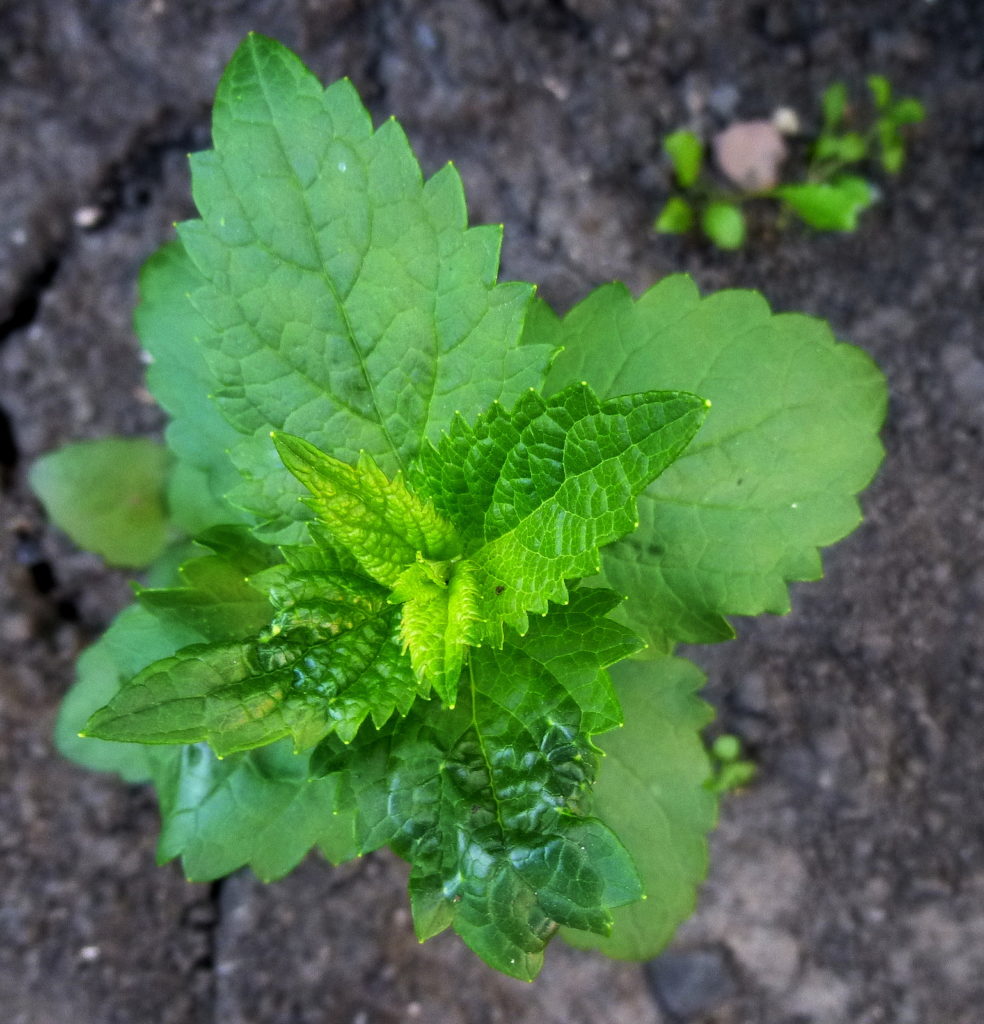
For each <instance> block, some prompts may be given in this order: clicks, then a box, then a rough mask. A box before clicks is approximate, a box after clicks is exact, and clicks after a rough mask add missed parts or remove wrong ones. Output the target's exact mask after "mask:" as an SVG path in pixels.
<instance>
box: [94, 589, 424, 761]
mask: <svg viewBox="0 0 984 1024" xmlns="http://www.w3.org/2000/svg"><path fill="white" fill-rule="evenodd" d="M265 582H266V583H267V585H268V586H269V596H270V600H271V602H272V604H273V606H274V608H275V609H276V614H275V615H274V617H273V619H272V621H271V623H270V627H269V629H267V630H264V631H263V632H262V633H260V635H259V636H258V637H257V638H256V639H255V640H248V641H243V642H238V643H224V644H192V645H191V646H189V647H185V648H182V649H181V650H180V651H178V652H177V653H176V654H175V655H173V656H172V657H169V658H164V659H163V660H161V661H157V662H154V663H153V664H152V665H149V666H148V667H147V668H145V669H144V670H143V671H141V672H139V673H137V675H136V676H135V677H134V678H133V679H132V680H130V681H129V682H128V683H127V684H126V685H125V686H124V687H123V689H122V690H120V692H119V693H118V694H117V695H116V696H115V697H114V698H113V699H112V700H111V701H110V702H109V703H108V704H107V705H106V707H105V708H102V709H101V710H100V711H98V712H96V714H94V715H93V716H92V718H91V719H90V721H89V723H88V725H87V726H86V731H87V733H88V734H90V735H92V736H97V737H99V738H102V739H109V740H123V741H138V742H142V743H196V742H199V741H201V740H205V741H207V742H208V743H209V744H210V745H211V747H212V748H213V750H215V752H216V753H217V754H218V755H219V756H220V757H222V756H225V755H227V754H231V753H234V752H236V751H239V750H247V749H250V748H252V747H258V746H263V745H265V744H267V743H272V742H274V741H275V740H278V739H280V738H281V737H284V736H288V735H289V736H292V737H293V739H294V744H295V747H296V749H298V750H300V749H303V748H305V747H309V746H312V745H313V744H315V743H317V742H318V741H319V740H320V739H322V738H323V737H324V736H325V735H327V734H328V733H330V732H336V733H337V734H338V735H339V737H340V738H341V739H342V740H344V741H348V740H351V739H352V737H353V736H354V735H355V733H356V732H357V731H358V729H359V726H360V725H361V724H362V722H363V721H364V720H365V718H366V717H367V716H371V717H372V719H373V721H374V722H375V723H376V725H377V727H378V726H380V725H382V724H383V723H384V722H385V721H386V720H387V719H388V718H389V717H390V716H391V715H392V714H393V713H394V712H395V711H399V712H400V714H406V713H407V711H408V710H409V708H410V706H411V704H412V703H413V701H414V699H415V698H416V696H417V692H418V689H417V686H416V684H415V681H414V678H413V674H412V672H411V670H410V665H409V663H408V661H407V659H405V658H404V657H403V655H402V653H401V651H400V647H399V642H398V640H397V636H396V634H397V620H398V613H397V611H396V609H394V608H393V607H392V606H391V605H390V604H389V603H388V602H387V593H386V591H385V590H384V589H383V588H382V587H379V586H377V585H376V584H375V583H372V582H370V581H369V580H366V579H364V578H361V577H358V576H352V575H344V574H334V575H333V574H329V573H318V572H309V573H301V572H294V571H282V572H281V571H278V570H271V571H270V572H269V573H267V574H266V580H265Z"/></svg>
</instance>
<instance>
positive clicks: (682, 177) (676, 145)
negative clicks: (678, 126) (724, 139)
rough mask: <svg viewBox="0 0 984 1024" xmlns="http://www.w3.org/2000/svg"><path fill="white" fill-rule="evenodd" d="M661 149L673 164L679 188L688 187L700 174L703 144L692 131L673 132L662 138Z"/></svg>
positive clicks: (702, 160)
mask: <svg viewBox="0 0 984 1024" xmlns="http://www.w3.org/2000/svg"><path fill="white" fill-rule="evenodd" d="M663 151H664V152H665V153H666V155H667V156H668V157H669V158H670V162H671V163H672V164H673V173H674V174H675V175H676V180H677V182H678V183H679V184H680V186H681V188H690V186H691V185H693V183H694V182H695V181H696V180H697V178H698V177H699V175H700V169H701V165H702V164H703V162H704V146H703V144H702V143H701V141H700V139H698V138H697V136H696V135H694V133H693V132H688V131H684V130H680V131H676V132H673V133H672V134H671V135H667V136H666V138H665V139H664V140H663Z"/></svg>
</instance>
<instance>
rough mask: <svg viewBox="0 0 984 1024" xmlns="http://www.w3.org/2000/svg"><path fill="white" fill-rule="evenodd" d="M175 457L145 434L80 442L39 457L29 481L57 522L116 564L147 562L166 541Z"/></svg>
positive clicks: (152, 559)
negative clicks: (166, 494) (166, 491)
mask: <svg viewBox="0 0 984 1024" xmlns="http://www.w3.org/2000/svg"><path fill="white" fill-rule="evenodd" d="M169 462H170V457H169V456H168V454H167V452H166V451H165V450H164V448H163V447H161V445H159V444H157V443H156V442H154V441H148V440H146V439H144V438H122V437H111V438H106V439H105V440H101V441H80V442H77V443H76V444H69V445H66V446H65V447H64V448H60V449H58V451H55V452H51V453H50V454H48V455H45V456H43V457H42V458H40V459H38V461H37V462H35V463H34V465H33V466H32V467H31V472H30V476H29V481H30V484H31V487H32V489H33V490H34V493H35V494H36V495H37V496H38V498H40V499H41V502H42V504H43V505H44V507H45V511H46V512H47V513H48V515H49V517H50V518H51V519H52V520H53V521H54V523H55V524H56V525H57V526H58V527H59V528H60V529H62V530H64V531H65V533H67V534H68V535H69V537H71V538H72V540H73V541H74V542H75V543H76V544H77V545H78V546H79V547H81V548H85V549H86V550H88V551H94V552H95V553H96V554H98V555H102V556H103V558H105V559H106V561H107V562H109V563H110V564H112V565H126V566H137V567H140V566H145V565H149V564H150V563H151V562H153V561H154V559H155V558H157V556H158V555H159V554H160V553H161V552H162V551H163V550H164V545H165V544H166V543H167V535H168V527H167V513H166V511H165V508H164V484H165V480H166V479H167V473H168V468H169Z"/></svg>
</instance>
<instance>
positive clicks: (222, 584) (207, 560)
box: [136, 555, 273, 642]
mask: <svg viewBox="0 0 984 1024" xmlns="http://www.w3.org/2000/svg"><path fill="white" fill-rule="evenodd" d="M180 574H181V577H182V579H181V583H182V585H181V586H177V587H162V588H145V587H137V588H136V593H137V599H138V600H139V601H140V603H141V604H142V605H143V606H144V607H145V608H147V609H148V610H149V611H151V612H153V613H154V615H156V616H157V617H158V618H161V619H165V620H167V621H171V622H176V623H180V624H181V625H183V626H186V627H188V628H189V629H193V630H194V631H195V632H196V633H197V634H198V635H199V637H200V638H201V639H204V640H209V641H212V642H219V641H222V640H231V639H243V638H244V637H247V636H250V635H251V634H253V633H255V632H256V631H257V630H259V629H260V628H262V627H263V626H264V625H266V623H268V622H269V621H270V617H271V615H272V614H273V609H272V608H271V607H270V602H269V601H268V600H267V599H266V596H265V595H264V594H263V593H261V592H260V591H259V590H257V589H256V588H255V587H253V586H250V584H249V582H248V580H247V579H246V578H245V576H244V574H243V571H242V569H241V568H239V567H238V566H236V565H235V564H233V563H231V562H229V561H227V560H226V559H224V558H222V557H221V556H219V555H208V556H206V557H203V558H195V559H192V561H190V562H186V563H184V565H182V566H181V568H180Z"/></svg>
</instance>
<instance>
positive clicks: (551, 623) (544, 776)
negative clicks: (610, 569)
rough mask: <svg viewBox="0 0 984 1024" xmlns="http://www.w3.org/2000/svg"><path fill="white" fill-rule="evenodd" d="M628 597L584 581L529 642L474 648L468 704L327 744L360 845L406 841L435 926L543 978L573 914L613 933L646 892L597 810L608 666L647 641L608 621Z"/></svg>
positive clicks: (405, 851) (424, 912) (580, 923)
mask: <svg viewBox="0 0 984 1024" xmlns="http://www.w3.org/2000/svg"><path fill="white" fill-rule="evenodd" d="M616 601H617V598H615V597H614V595H611V594H604V593H601V592H581V591H577V592H575V593H574V595H572V600H571V605H570V606H569V607H567V608H554V609H553V610H552V611H551V613H550V614H549V615H548V616H546V617H545V618H544V619H541V620H537V621H536V622H535V623H534V624H533V625H532V626H531V629H530V632H529V633H528V634H527V635H526V636H525V637H523V638H520V639H518V640H517V641H516V644H515V645H513V644H512V643H509V644H507V645H506V646H505V647H504V648H503V649H501V650H491V649H488V648H484V649H480V650H476V651H473V652H472V655H471V658H470V661H469V666H468V670H467V671H466V673H465V678H466V679H467V680H468V686H467V687H466V688H465V689H464V691H463V693H462V695H461V701H460V703H459V705H458V707H457V708H456V709H455V710H453V711H451V710H443V711H442V710H440V709H438V708H434V707H432V706H427V707H426V709H425V708H424V707H423V706H420V705H418V707H417V708H415V709H414V710H413V711H412V712H411V714H410V716H409V717H408V718H407V719H406V720H405V721H404V722H402V723H400V724H399V725H398V726H395V727H391V728H390V730H389V731H388V732H387V733H386V734H385V735H383V736H373V735H366V733H362V734H360V736H359V740H358V741H357V743H356V744H355V745H354V746H353V747H352V748H350V749H349V750H347V751H344V752H339V750H338V746H337V744H334V743H332V742H331V741H329V742H328V743H327V744H326V745H325V747H324V749H322V748H319V751H318V753H317V754H316V756H315V759H314V762H313V764H314V767H315V769H316V770H319V769H320V770H327V771H341V772H343V775H342V779H343V781H344V784H345V785H346V787H347V788H348V789H349V792H350V797H351V801H352V805H353V806H354V807H355V811H356V838H357V841H358V843H359V846H360V848H361V849H363V850H369V849H375V848H376V847H378V846H382V845H385V844H390V845H391V846H392V847H393V848H394V849H395V850H396V851H397V852H398V853H400V854H401V855H403V856H405V857H406V858H407V859H408V860H409V861H410V862H411V864H412V865H413V872H412V874H411V878H410V892H411V900H412V903H413V910H414V918H415V923H416V927H417V932H418V935H419V936H420V938H421V939H425V938H427V937H429V936H430V935H433V934H436V933H437V932H439V931H441V930H443V929H444V928H446V927H448V926H453V927H454V929H455V930H456V931H457V932H458V933H459V934H460V935H461V936H462V938H463V939H464V940H465V942H466V943H468V945H469V946H471V948H472V949H473V950H475V952H477V953H478V954H479V956H481V957H483V959H485V960H486V961H487V962H488V963H490V964H491V965H492V966H494V967H497V968H498V969H499V970H502V971H505V972H506V973H508V974H512V975H515V976H516V977H520V978H525V979H527V980H529V979H532V978H533V977H535V975H536V973H537V972H538V971H539V969H540V966H541V964H542V951H543V948H544V946H545V945H546V942H547V941H548V939H549V938H550V936H551V935H552V934H553V933H554V931H555V930H556V927H557V924H558V922H561V923H566V924H568V925H570V926H572V927H576V928H581V929H588V930H592V931H597V932H599V933H605V932H607V930H608V928H609V924H610V921H611V908H612V907H615V906H619V905H621V904H623V903H627V902H630V901H631V900H633V899H636V898H637V897H638V895H639V892H640V890H639V888H638V884H637V881H636V876H635V871H634V869H633V867H632V863H631V861H630V860H629V858H628V857H627V856H626V854H625V851H624V850H623V849H622V847H621V844H620V843H619V842H618V841H617V839H616V838H615V836H614V835H613V834H612V833H611V832H610V831H609V830H608V829H607V828H605V827H604V826H602V825H601V824H600V823H599V822H598V821H596V820H595V819H593V818H591V817H588V816H586V813H587V810H588V801H589V798H590V788H591V783H592V780H593V778H594V774H595V770H596V748H595V747H594V745H593V744H592V743H591V738H590V737H591V732H592V731H593V730H594V729H595V728H609V727H611V725H614V724H617V723H618V721H619V718H618V706H617V703H616V702H615V700H614V696H613V694H612V692H611V684H610V682H609V679H608V676H607V674H606V673H605V672H604V671H603V669H604V667H605V666H606V665H607V664H609V662H610V661H611V660H613V659H615V658H618V657H620V656H622V654H624V653H625V652H627V651H631V650H632V649H634V647H635V646H636V643H635V640H634V638H633V637H632V636H631V635H630V634H629V633H628V631H627V630H625V629H624V627H620V626H618V625H617V624H616V623H611V622H606V621H605V620H604V619H602V618H601V615H602V613H603V612H604V611H607V610H608V608H610V607H611V606H612V604H613V603H615V602H616ZM575 629H580V630H581V634H580V636H579V638H578V642H575V643H574V644H565V643H564V639H563V638H564V637H569V636H571V634H572V633H573V631H574V630H575ZM318 755H321V757H320V763H319V756H318Z"/></svg>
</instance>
